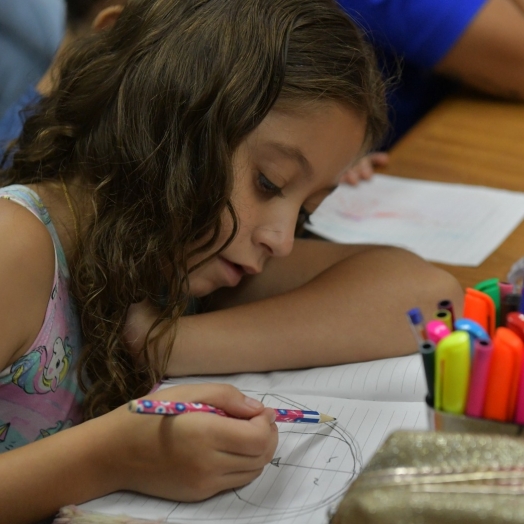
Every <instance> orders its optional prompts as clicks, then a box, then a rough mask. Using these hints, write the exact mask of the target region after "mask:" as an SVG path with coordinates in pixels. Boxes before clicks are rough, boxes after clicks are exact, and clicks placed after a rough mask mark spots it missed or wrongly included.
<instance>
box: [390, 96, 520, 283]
mask: <svg viewBox="0 0 524 524" xmlns="http://www.w3.org/2000/svg"><path fill="white" fill-rule="evenodd" d="M384 171H385V172H386V173H390V174H392V175H397V176H402V177H407V178H418V179H423V180H435V181H441V182H460V183H465V184H476V185H484V186H491V187H498V188H504V189H511V190H515V191H524V103H517V102H505V101H500V100H493V99H490V98H483V97H479V96H475V95H471V94H464V95H460V96H457V97H453V98H450V99H448V100H445V101H444V102H443V103H442V104H440V105H439V106H437V108H435V109H434V110H433V111H432V112H431V113H429V114H428V115H427V116H426V117H425V118H424V119H423V120H422V121H421V122H420V123H419V124H418V125H417V126H415V127H414V128H413V129H412V130H411V131H410V132H409V133H408V134H407V135H406V136H405V137H404V138H403V139H402V140H401V141H400V142H398V144H397V145H396V146H395V147H394V148H393V149H392V150H391V162H390V164H389V166H388V168H387V169H385V170H384ZM522 256H524V222H523V223H521V224H520V225H519V226H518V227H517V228H516V229H515V230H514V231H513V233H512V234H511V235H510V236H509V237H508V238H507V239H506V240H505V241H504V243H503V244H502V245H501V246H500V247H499V248H498V249H497V250H496V251H495V252H494V253H493V254H491V255H490V256H489V257H488V258H487V259H486V260H485V261H484V262H483V263H482V264H481V265H480V266H479V267H475V268H471V267H462V266H448V265H444V264H438V265H439V266H440V267H443V268H445V269H447V270H448V271H449V272H450V273H452V274H453V275H455V277H456V278H457V279H458V280H459V282H460V283H461V284H462V285H463V286H464V287H467V286H472V285H474V284H475V283H476V282H479V281H480V280H484V279H486V278H491V277H499V278H501V279H505V277H506V275H507V272H508V270H509V268H510V267H511V265H512V264H513V262H515V261H516V260H517V259H519V258H520V257H522Z"/></svg>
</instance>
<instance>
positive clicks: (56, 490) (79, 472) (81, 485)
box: [0, 420, 116, 524]
mask: <svg viewBox="0 0 524 524" xmlns="http://www.w3.org/2000/svg"><path fill="white" fill-rule="evenodd" d="M96 424H97V421H96V420H95V421H90V422H87V423H84V424H81V425H79V426H76V427H74V428H70V429H67V430H65V431H62V432H60V433H57V434H56V435H52V436H50V437H47V438H44V439H42V440H38V441H36V442H34V443H32V444H28V445H26V446H23V447H21V448H18V449H15V450H12V451H8V452H5V453H3V454H2V455H0V475H1V476H2V478H3V479H4V482H3V483H2V489H1V490H0V508H2V516H1V518H0V520H1V521H2V522H9V523H10V524H18V523H34V522H37V521H39V520H41V519H43V518H46V517H50V516H53V515H54V514H55V513H56V512H57V511H58V509H59V508H60V507H62V506H65V505H68V504H79V503H81V502H84V501H86V500H90V499H92V498H95V497H98V496H101V495H102V494H105V493H108V492H111V491H113V490H114V489H116V488H115V486H113V485H112V482H113V480H112V478H113V477H112V475H110V474H108V471H107V470H108V468H107V459H106V452H105V450H106V449H107V440H106V439H105V433H104V432H100V431H99V430H97V431H94V429H95V426H96ZM98 429H100V428H98Z"/></svg>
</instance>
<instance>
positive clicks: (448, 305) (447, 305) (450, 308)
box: [437, 300, 455, 326]
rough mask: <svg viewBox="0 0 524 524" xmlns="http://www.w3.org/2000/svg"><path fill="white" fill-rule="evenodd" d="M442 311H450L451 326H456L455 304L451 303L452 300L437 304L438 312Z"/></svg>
mask: <svg viewBox="0 0 524 524" xmlns="http://www.w3.org/2000/svg"><path fill="white" fill-rule="evenodd" d="M440 309H445V310H446V311H449V313H450V315H451V326H453V324H455V311H454V309H453V302H451V300H441V301H440V302H439V303H438V304H437V310H440Z"/></svg>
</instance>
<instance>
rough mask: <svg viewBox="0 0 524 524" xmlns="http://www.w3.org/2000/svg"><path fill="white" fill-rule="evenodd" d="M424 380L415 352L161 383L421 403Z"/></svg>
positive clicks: (425, 391)
mask: <svg viewBox="0 0 524 524" xmlns="http://www.w3.org/2000/svg"><path fill="white" fill-rule="evenodd" d="M425 380H426V379H425V376H424V370H423V366H422V358H421V357H420V355H418V354H414V355H408V356H405V357H395V358H385V359H380V360H373V361H370V362H358V363H355V364H343V365H340V366H328V367H323V368H311V369H303V370H293V371H274V372H270V373H241V374H238V375H217V376H209V375H207V376H200V377H184V378H175V379H166V380H165V381H164V383H165V384H166V385H167V384H169V385H175V384H201V383H203V382H225V383H228V384H232V385H234V386H236V387H237V388H239V389H244V390H250V391H268V392H278V393H293V394H303V395H307V394H311V393H312V392H315V394H316V395H321V396H325V397H339V398H353V399H362V400H384V401H392V402H397V401H399V402H402V401H407V402H409V401H414V402H420V401H422V400H423V399H424V398H425V395H426V393H427V389H426V382H425Z"/></svg>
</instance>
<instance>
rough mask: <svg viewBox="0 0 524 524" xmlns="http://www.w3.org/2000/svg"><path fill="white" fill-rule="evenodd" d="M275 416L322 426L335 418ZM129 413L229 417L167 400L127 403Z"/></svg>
mask: <svg viewBox="0 0 524 524" xmlns="http://www.w3.org/2000/svg"><path fill="white" fill-rule="evenodd" d="M273 409H274V410H275V413H276V415H277V418H276V422H292V423H295V422H297V423H299V422H300V423H309V424H322V423H324V422H333V421H335V420H337V419H336V418H335V417H331V416H329V415H325V414H324V413H320V412H318V411H308V410H302V409H281V408H273ZM129 411H132V412H133V413H140V414H145V415H183V414H184V413H215V414H216V415H220V416H222V417H229V416H230V415H228V414H227V413H226V412H225V411H223V410H222V409H218V408H215V407H214V406H210V405H209V404H201V403H199V402H170V401H167V400H147V399H144V400H142V399H141V400H132V401H131V402H129Z"/></svg>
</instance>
